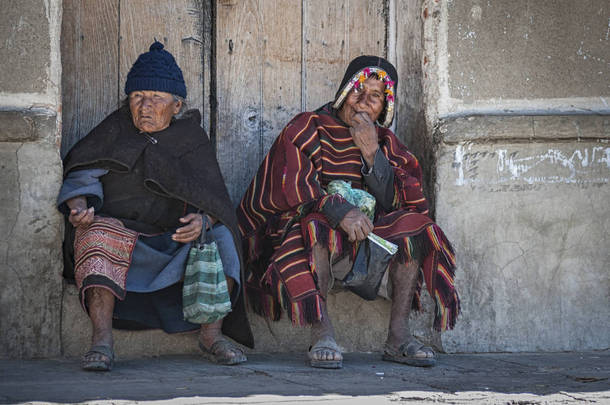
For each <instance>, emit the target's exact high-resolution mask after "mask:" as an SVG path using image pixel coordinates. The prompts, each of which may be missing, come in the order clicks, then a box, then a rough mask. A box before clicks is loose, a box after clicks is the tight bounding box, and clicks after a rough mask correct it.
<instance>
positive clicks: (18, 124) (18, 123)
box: [0, 110, 56, 142]
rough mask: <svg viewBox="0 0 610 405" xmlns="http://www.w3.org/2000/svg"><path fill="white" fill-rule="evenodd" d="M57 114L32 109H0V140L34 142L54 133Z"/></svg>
mask: <svg viewBox="0 0 610 405" xmlns="http://www.w3.org/2000/svg"><path fill="white" fill-rule="evenodd" d="M55 123H56V116H55V115H54V114H53V115H51V114H45V113H39V112H35V111H31V110H24V111H0V142H32V141H36V140H38V139H41V138H44V137H46V136H48V135H49V134H53V133H54V130H55Z"/></svg>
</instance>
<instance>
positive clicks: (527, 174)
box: [452, 143, 610, 186]
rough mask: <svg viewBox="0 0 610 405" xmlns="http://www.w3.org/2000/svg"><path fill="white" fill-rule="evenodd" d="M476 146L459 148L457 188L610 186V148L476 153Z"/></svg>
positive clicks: (456, 159) (511, 150)
mask: <svg viewBox="0 0 610 405" xmlns="http://www.w3.org/2000/svg"><path fill="white" fill-rule="evenodd" d="M472 149H473V148H472V143H462V144H458V145H457V146H456V147H455V151H454V159H453V164H452V167H453V169H454V170H455V174H456V178H455V185H456V186H467V185H470V186H472V185H480V186H483V185H497V184H504V183H515V182H517V183H526V184H530V185H531V184H556V183H565V184H573V183H579V184H590V183H597V184H607V183H609V179H610V148H609V147H605V146H592V147H585V148H579V149H569V150H565V149H558V148H548V149H545V150H541V151H538V152H534V151H532V150H531V148H524V149H523V150H520V149H507V148H498V149H495V150H491V151H472Z"/></svg>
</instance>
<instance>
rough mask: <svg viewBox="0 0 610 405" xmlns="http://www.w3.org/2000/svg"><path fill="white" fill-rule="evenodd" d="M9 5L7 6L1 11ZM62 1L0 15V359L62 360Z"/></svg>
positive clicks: (19, 5) (26, 4) (13, 6)
mask: <svg viewBox="0 0 610 405" xmlns="http://www.w3.org/2000/svg"><path fill="white" fill-rule="evenodd" d="M6 3H8V4H6ZM60 26H61V2H60V1H59V0H54V1H53V0H49V1H43V0H27V1H26V0H24V1H16V0H15V1H8V2H4V3H3V11H2V13H1V14H0V39H1V41H2V47H0V61H1V62H0V64H1V66H0V72H1V74H0V189H1V190H2V192H1V193H0V308H1V310H0V358H1V357H47V356H54V355H58V354H59V353H60V349H61V346H60V333H59V332H60V323H61V317H60V305H61V292H62V281H61V276H60V271H59V269H60V268H61V257H60V256H61V253H60V250H61V249H60V247H61V226H62V219H61V218H60V216H59V215H58V214H57V212H56V210H55V208H54V205H55V204H54V201H55V197H56V195H57V191H58V189H59V185H60V182H61V161H60V158H59V140H60V134H61V127H60V125H61V104H60V82H61V66H60V59H59V32H60Z"/></svg>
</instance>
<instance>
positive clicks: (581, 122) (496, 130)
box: [438, 115, 610, 144]
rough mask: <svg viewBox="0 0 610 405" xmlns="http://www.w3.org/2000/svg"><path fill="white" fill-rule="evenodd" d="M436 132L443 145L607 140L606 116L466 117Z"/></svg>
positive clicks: (609, 130) (609, 125) (609, 127)
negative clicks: (470, 142) (474, 142)
mask: <svg viewBox="0 0 610 405" xmlns="http://www.w3.org/2000/svg"><path fill="white" fill-rule="evenodd" d="M438 132H439V138H440V140H441V141H442V142H444V143H447V144H454V143H458V142H467V141H477V142H486V141H509V140H510V141H534V142H536V141H539V142H543V141H544V142H547V141H550V140H568V139H575V140H577V139H610V115H556V116H546V115H533V116H507V115H495V116H494V115H491V116H469V117H460V118H452V119H447V120H444V121H443V122H442V123H441V124H440V126H439V128H438Z"/></svg>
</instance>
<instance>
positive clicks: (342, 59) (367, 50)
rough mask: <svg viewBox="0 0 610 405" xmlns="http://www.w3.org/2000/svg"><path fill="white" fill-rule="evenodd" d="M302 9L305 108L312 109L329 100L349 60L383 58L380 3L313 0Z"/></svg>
mask: <svg viewBox="0 0 610 405" xmlns="http://www.w3.org/2000/svg"><path fill="white" fill-rule="evenodd" d="M304 7H305V9H304V14H305V17H304V24H305V25H304V28H303V29H304V30H305V43H304V46H305V50H304V54H305V66H304V68H305V69H306V86H307V88H306V95H307V96H306V105H305V108H306V109H307V110H313V109H315V108H317V107H319V106H321V105H322V104H324V103H326V102H328V101H330V100H332V99H333V97H334V95H335V92H336V91H337V89H338V87H339V84H340V83H341V78H342V77H343V73H344V72H345V68H346V67H347V64H348V63H349V61H350V60H351V59H352V58H354V57H356V56H358V55H365V54H368V55H381V56H385V32H386V29H385V15H384V2H383V0H376V1H367V0H342V1H332V2H328V1H323V0H313V1H308V2H306V3H305V5H304Z"/></svg>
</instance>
